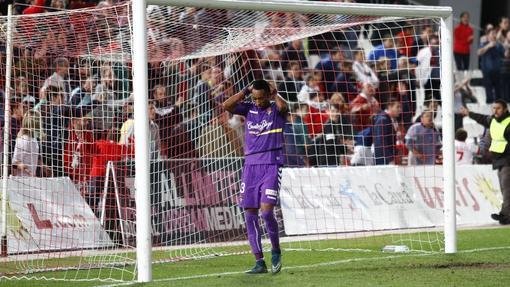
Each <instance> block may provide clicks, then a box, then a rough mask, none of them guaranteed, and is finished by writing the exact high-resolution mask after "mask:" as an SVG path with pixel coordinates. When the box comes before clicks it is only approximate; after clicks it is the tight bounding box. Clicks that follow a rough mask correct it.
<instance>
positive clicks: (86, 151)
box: [64, 117, 95, 190]
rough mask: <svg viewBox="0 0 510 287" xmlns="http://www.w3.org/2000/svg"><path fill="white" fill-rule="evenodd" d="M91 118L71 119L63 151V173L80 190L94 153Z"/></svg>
mask: <svg viewBox="0 0 510 287" xmlns="http://www.w3.org/2000/svg"><path fill="white" fill-rule="evenodd" d="M91 125H92V120H91V119H90V118H88V117H83V118H77V119H74V120H72V124H71V131H70V135H69V140H67V141H66V146H65V152H64V168H65V173H66V174H67V175H69V177H70V178H71V179H72V180H73V181H74V182H75V183H76V184H78V188H79V189H80V190H81V189H82V188H84V187H85V185H86V182H88V180H89V174H90V169H91V167H92V158H93V156H94V153H95V146H94V134H93V132H92V127H91Z"/></svg>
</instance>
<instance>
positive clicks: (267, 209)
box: [260, 203, 274, 213]
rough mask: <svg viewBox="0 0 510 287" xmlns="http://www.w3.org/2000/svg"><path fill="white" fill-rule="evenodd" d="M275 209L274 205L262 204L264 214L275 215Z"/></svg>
mask: <svg viewBox="0 0 510 287" xmlns="http://www.w3.org/2000/svg"><path fill="white" fill-rule="evenodd" d="M273 208H274V206H273V205H272V204H268V203H262V204H261V205H260V209H261V210H262V213H264V212H271V213H273Z"/></svg>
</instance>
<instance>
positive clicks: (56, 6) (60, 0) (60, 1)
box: [50, 0, 66, 12]
mask: <svg viewBox="0 0 510 287" xmlns="http://www.w3.org/2000/svg"><path fill="white" fill-rule="evenodd" d="M65 6H66V3H65V2H64V0H51V4H50V7H51V9H50V11H51V12H57V11H61V10H64V9H65V8H66V7H65Z"/></svg>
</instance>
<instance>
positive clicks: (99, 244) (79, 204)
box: [7, 177, 114, 254]
mask: <svg viewBox="0 0 510 287" xmlns="http://www.w3.org/2000/svg"><path fill="white" fill-rule="evenodd" d="M27 186H30V187H31V188H27ZM41 187H46V188H41ZM7 192H8V196H9V197H8V198H9V204H8V223H9V224H8V229H9V230H8V241H9V242H10V243H9V244H8V250H7V251H8V253H9V254H20V253H27V252H44V251H65V250H70V251H72V250H83V249H100V248H105V247H109V246H113V245H114V243H113V242H112V240H111V239H110V237H109V236H108V234H107V233H106V232H105V230H104V229H103V227H102V226H101V224H100V222H99V220H98V218H97V217H96V216H95V215H94V213H93V212H92V210H91V208H90V207H89V205H88V204H87V202H85V200H84V199H83V197H82V196H81V195H80V193H79V191H78V190H77V188H76V187H75V185H74V183H73V182H72V181H71V180H70V179H69V178H67V177H60V178H36V177H10V178H9V179H8V181H7ZM48 238H52V240H47V239H48Z"/></svg>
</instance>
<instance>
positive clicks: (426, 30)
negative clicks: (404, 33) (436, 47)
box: [413, 25, 434, 56]
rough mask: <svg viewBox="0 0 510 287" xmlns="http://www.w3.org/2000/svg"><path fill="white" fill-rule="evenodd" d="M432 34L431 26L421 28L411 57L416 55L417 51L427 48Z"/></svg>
mask: <svg viewBox="0 0 510 287" xmlns="http://www.w3.org/2000/svg"><path fill="white" fill-rule="evenodd" d="M433 34H434V30H433V29H432V26H428V25H427V26H424V27H423V29H422V30H421V33H420V35H419V36H418V37H417V38H416V40H415V43H416V45H415V47H414V51H413V56H416V55H418V51H420V50H421V49H423V48H426V47H427V46H428V43H429V39H430V37H431V36H432V35H433Z"/></svg>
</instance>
